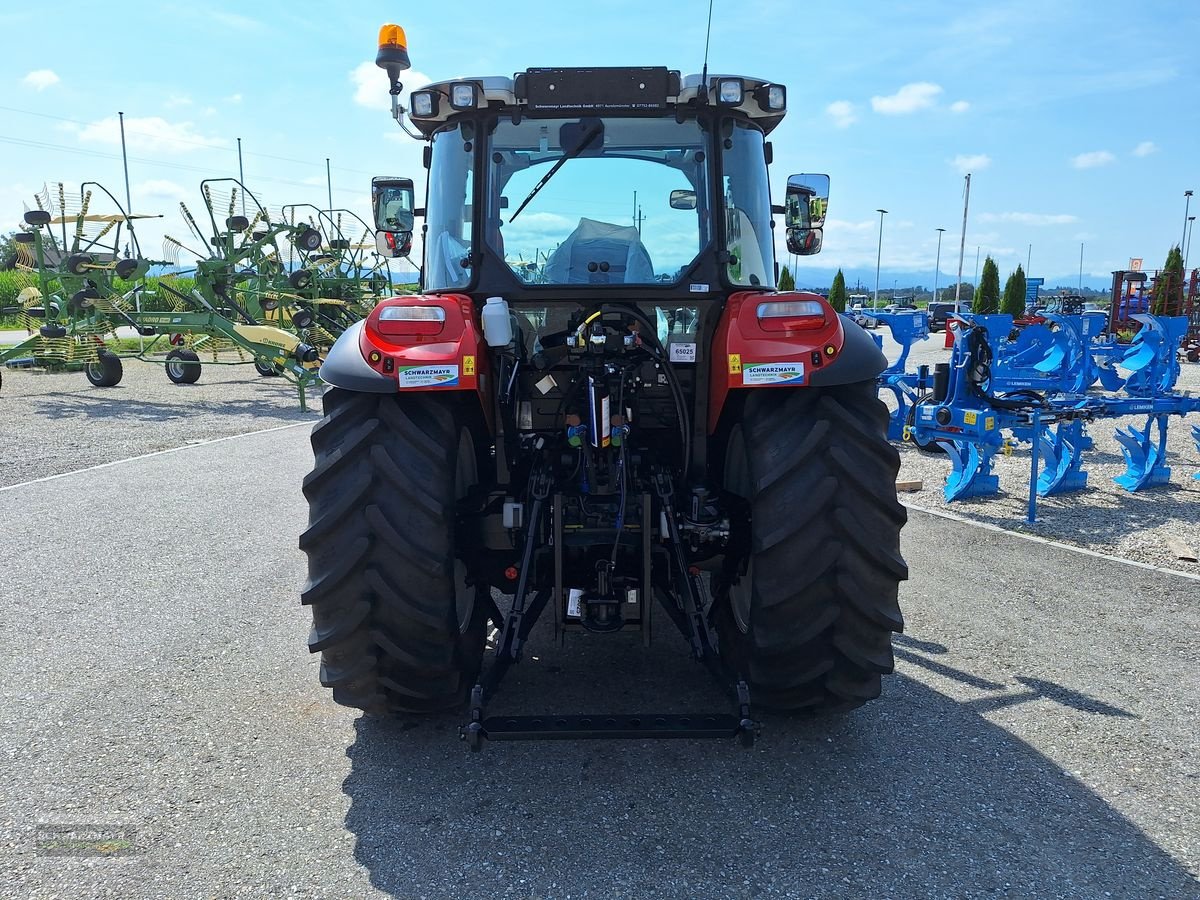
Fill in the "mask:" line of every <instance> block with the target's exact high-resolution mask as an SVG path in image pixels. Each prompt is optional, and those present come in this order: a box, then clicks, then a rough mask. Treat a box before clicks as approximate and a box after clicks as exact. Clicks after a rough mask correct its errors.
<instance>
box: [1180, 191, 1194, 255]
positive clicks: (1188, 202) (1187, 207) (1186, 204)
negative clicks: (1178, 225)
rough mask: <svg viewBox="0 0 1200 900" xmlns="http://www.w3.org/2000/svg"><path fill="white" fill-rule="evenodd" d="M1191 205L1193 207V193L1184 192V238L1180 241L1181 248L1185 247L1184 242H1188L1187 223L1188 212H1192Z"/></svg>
mask: <svg viewBox="0 0 1200 900" xmlns="http://www.w3.org/2000/svg"><path fill="white" fill-rule="evenodd" d="M1191 205H1192V192H1191V191H1184V192H1183V237H1181V238H1180V239H1179V246H1180V247H1182V246H1183V242H1184V241H1185V240H1187V227H1188V226H1187V223H1188V212H1189V210H1190V207H1191Z"/></svg>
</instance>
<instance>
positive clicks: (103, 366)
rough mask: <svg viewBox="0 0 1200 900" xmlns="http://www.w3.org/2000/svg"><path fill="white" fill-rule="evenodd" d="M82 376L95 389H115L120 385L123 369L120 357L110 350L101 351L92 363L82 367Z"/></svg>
mask: <svg viewBox="0 0 1200 900" xmlns="http://www.w3.org/2000/svg"><path fill="white" fill-rule="evenodd" d="M83 374H84V376H85V377H86V378H87V380H88V381H90V382H91V383H92V384H94V385H95V386H96V387H115V386H116V385H118V384H120V383H121V376H122V375H124V374H125V368H124V366H122V365H121V357H119V356H117V354H115V353H113V352H112V351H111V350H101V351H100V352H99V353H98V354H96V361H95V362H94V363H88V364H87V365H86V366H84V367H83Z"/></svg>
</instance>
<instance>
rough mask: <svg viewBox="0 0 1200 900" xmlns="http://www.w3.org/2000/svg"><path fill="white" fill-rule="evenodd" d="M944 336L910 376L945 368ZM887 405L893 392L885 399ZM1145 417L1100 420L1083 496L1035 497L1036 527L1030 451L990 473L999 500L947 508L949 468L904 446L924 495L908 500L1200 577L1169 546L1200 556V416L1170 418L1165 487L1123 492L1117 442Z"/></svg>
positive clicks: (1193, 386) (1196, 380)
mask: <svg viewBox="0 0 1200 900" xmlns="http://www.w3.org/2000/svg"><path fill="white" fill-rule="evenodd" d="M942 340H943V336H942V335H941V334H936V335H933V336H931V337H930V339H929V340H928V341H926V342H924V343H922V344H918V345H916V346H915V347H914V350H913V353H912V356H911V357H910V364H909V370H910V371H911V370H912V368H913V367H914V366H916V365H919V364H928V365H930V366H931V367H932V365H933V363H935V362H945V361H947V360H948V359H949V355H950V351H949V350H946V349H944V348H943V346H942ZM885 352H887V353H888V354H889V359H895V358H896V355H897V352H898V350H897V348H896V345H894V344H892V343H891V342H890V341H889V342H888V344H887V346H886V349H885ZM1178 387H1179V389H1180V390H1183V391H1192V392H1196V391H1200V365H1196V364H1194V363H1184V365H1183V373H1182V375H1181V377H1180V379H1179V383H1178ZM885 398H886V399H890V394H885ZM1145 422H1146V417H1145V416H1128V417H1125V418H1121V419H1106V420H1103V421H1101V422H1097V423H1096V424H1095V425H1093V426H1092V427H1091V429H1090V430H1089V433H1090V434H1091V436H1092V438H1093V440H1094V441H1095V448H1094V449H1093V450H1090V451H1087V452H1086V453H1084V456H1083V459H1084V470H1085V471H1086V472H1087V473H1088V488H1087V490H1085V491H1079V492H1073V493H1069V494H1060V495H1057V496H1054V497H1045V498H1039V499H1038V505H1037V508H1038V512H1037V518H1038V520H1037V522H1036V523H1035V524H1032V525H1029V524H1027V523H1026V522H1025V515H1026V507H1027V504H1028V498H1029V461H1030V460H1029V448H1028V446H1025V447H1022V448H1017V449H1016V450H1014V452H1013V454H1012V456H1008V457H1006V456H1002V455H999V454H997V456H996V460H995V465H994V466H993V471H994V472H995V473H996V474H997V475H999V477H1000V494H999V495H997V496H995V497H984V498H979V497H974V498H970V499H967V500H956V501H954V502H953V503H950V502H947V500H946V499H945V494H944V493H943V491H942V487H943V485H944V484H945V483H946V475H947V473H948V472H949V471H950V463H949V461H948V460H947V459H946V457H945V456H944V455H942V454H939V453H922V452H921V451H920V450H918V449H917V448H916V446H915V445H913V444H903V445H901V446H900V475H899V478H900V479H901V480H903V481H922V482H924V485H925V486H924V489H923V490H922V491H920V492H918V493H913V494H907V495H905V496H904V497H903V499H904V500H905V501H906V502H908V503H911V504H914V505H915V506H918V507H924V508H927V509H937V510H944V511H947V512H952V513H954V514H956V515H960V516H965V517H967V518H970V519H975V520H976V521H980V522H988V523H990V524H993V525H998V526H1000V527H1002V528H1007V529H1010V530H1013V531H1023V532H1028V533H1031V534H1037V535H1040V536H1042V537H1046V538H1050V539H1053V540H1057V541H1063V542H1065V543H1069V544H1074V545H1076V546H1079V547H1087V548H1089V549H1091V550H1096V551H1098V552H1101V553H1110V554H1113V555H1115V556H1120V557H1122V558H1124V559H1131V560H1135V561H1137V562H1143V563H1150V564H1151V565H1157V566H1165V567H1167V568H1171V569H1176V570H1178V571H1183V572H1190V573H1192V574H1198V575H1200V563H1196V562H1190V561H1186V560H1182V559H1178V558H1177V557H1176V554H1175V553H1173V552H1172V551H1171V550H1170V549H1168V547H1167V545H1166V540H1167V539H1168V538H1175V539H1178V540H1182V541H1183V543H1184V544H1185V545H1188V546H1190V548H1191V550H1192V551H1193V552H1200V480H1197V479H1195V478H1193V475H1195V474H1197V473H1200V451H1197V449H1196V445H1195V443H1194V442H1193V440H1192V437H1191V426H1192V425H1200V415H1195V414H1193V415H1191V416H1188V417H1185V418H1182V419H1181V418H1179V417H1175V418H1172V419H1171V420H1170V427H1169V428H1168V431H1167V448H1168V456H1169V460H1168V464H1169V465H1170V466H1171V481H1170V484H1168V485H1163V486H1159V487H1153V488H1148V489H1145V490H1142V491H1139V492H1137V493H1133V494H1131V493H1129V492H1128V491H1126V490H1124V489H1122V488H1120V487H1118V486H1117V485H1116V484H1115V483H1114V482H1113V480H1112V479H1113V477H1114V476H1116V475H1119V474H1121V473H1122V472H1124V471H1125V461H1124V457H1123V456H1122V455H1121V445H1120V444H1118V443H1117V441H1116V439H1115V438H1113V432H1114V431H1115V430H1116V429H1117V428H1118V427H1125V426H1129V425H1136V426H1137V427H1139V428H1141V427H1143V426H1144V425H1145Z"/></svg>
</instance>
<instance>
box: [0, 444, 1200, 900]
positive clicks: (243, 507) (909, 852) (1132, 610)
mask: <svg viewBox="0 0 1200 900" xmlns="http://www.w3.org/2000/svg"><path fill="white" fill-rule="evenodd" d="M309 465H310V457H309V450H308V445H307V435H306V434H305V430H304V429H299V428H297V429H289V430H285V431H278V432H274V433H272V434H260V435H251V436H247V437H243V438H237V439H233V440H230V441H225V442H222V443H219V444H208V445H202V446H195V447H188V448H186V449H184V450H181V451H180V452H178V453H172V454H167V455H160V456H154V457H150V458H146V459H141V460H135V461H131V462H128V463H122V464H119V465H116V466H112V467H108V468H105V469H101V470H99V471H95V472H90V473H87V474H86V475H72V476H67V477H64V478H61V479H56V480H53V481H48V482H42V483H39V484H32V485H22V486H18V487H14V488H10V489H7V490H2V491H0V516H2V517H3V521H4V522H5V528H4V529H3V530H2V531H0V560H3V561H4V562H3V566H4V569H3V572H4V577H0V609H3V610H4V611H5V612H4V615H3V617H0V733H3V734H4V735H5V740H4V741H3V745H2V747H0V754H2V756H0V759H2V761H3V764H2V765H0V871H2V872H3V873H4V877H3V879H0V897H5V898H7V897H14V898H16V897H20V898H49V897H62V898H75V897H81V898H94V897H103V896H115V897H122V898H142V897H234V896H252V897H279V896H288V895H290V896H304V897H368V896H370V897H396V898H406V900H410V898H419V897H428V898H454V897H512V898H519V900H525V898H533V897H538V898H542V897H553V898H560V897H575V898H580V897H596V898H605V900H608V898H624V897H630V898H632V897H638V898H640V897H654V898H692V897H705V898H709V897H711V898H726V897H732V898H751V897H753V898H757V897H775V896H777V897H828V898H848V897H864V898H865V897H871V898H920V900H934V898H983V897H1001V896H1003V897H1011V898H1026V897H1029V898H1033V897H1037V898H1042V897H1071V898H1074V897H1086V898H1094V897H1105V896H1111V897H1121V898H1126V897H1128V898H1133V897H1136V898H1139V900H1140V898H1155V897H1163V898H1184V897H1200V882H1198V881H1197V880H1196V879H1197V875H1200V831H1198V828H1200V791H1197V789H1196V786H1197V784H1200V750H1198V749H1197V745H1196V733H1195V722H1196V721H1197V714H1198V713H1200V708H1198V706H1197V699H1196V698H1197V696H1198V693H1200V692H1198V690H1197V689H1198V688H1200V684H1198V683H1197V673H1198V672H1200V653H1198V651H1197V644H1196V640H1195V635H1196V633H1197V631H1198V630H1200V609H1198V608H1197V605H1196V603H1195V597H1196V593H1195V587H1196V584H1195V582H1192V581H1188V580H1185V579H1182V578H1180V577H1178V576H1170V575H1166V574H1163V573H1158V572H1154V571H1148V570H1144V569H1137V568H1133V567H1129V566H1126V565H1123V564H1121V563H1117V562H1113V561H1109V560H1104V559H1098V558H1095V557H1083V556H1079V555H1077V554H1073V553H1071V552H1069V551H1067V550H1064V549H1061V548H1057V547H1053V546H1048V545H1042V544H1033V543H1029V542H1026V541H1021V540H1019V539H1018V538H1015V537H1012V536H1009V535H1004V534H1000V533H996V532H990V531H984V530H980V529H975V528H971V527H966V526H964V525H962V524H961V523H955V522H948V521H945V520H941V519H937V518H934V517H932V516H928V515H925V514H921V513H913V514H912V516H911V521H910V523H909V525H908V527H907V528H906V529H905V531H904V552H905V555H906V556H907V558H908V560H909V563H910V565H911V567H912V572H913V577H912V580H911V581H909V582H908V583H906V584H905V585H904V586H903V588H902V595H901V597H902V604H903V607H904V611H905V616H906V619H907V623H908V624H907V630H906V631H907V633H906V634H905V635H904V636H902V637H900V638H898V640H897V655H898V674H897V675H895V676H893V677H891V678H888V679H886V686H885V693H884V696H883V697H882V698H881V699H880V700H879V701H877V702H875V703H872V704H869V705H868V706H867V707H865V708H863V709H861V710H859V711H857V712H855V713H853V714H850V715H847V716H843V717H838V718H832V719H825V720H820V721H803V720H790V719H783V718H777V717H771V718H768V719H767V720H766V728H765V730H764V734H763V738H762V740H761V741H760V742H759V744H758V746H756V747H755V749H753V750H749V751H745V750H742V749H740V748H738V747H736V746H734V745H733V744H731V743H726V742H683V741H681V742H657V743H656V742H630V743H624V744H612V743H607V742H594V743H586V742H582V743H552V744H541V745H538V744H508V745H505V744H498V745H495V746H491V747H488V748H487V749H486V750H485V751H484V752H483V753H482V754H479V755H473V754H469V753H467V752H466V750H465V748H464V747H463V746H462V745H461V744H459V743H458V742H457V741H456V740H455V739H454V733H455V728H456V726H457V725H458V724H459V722H460V718H459V717H457V716H448V717H443V718H434V719H426V720H420V721H378V720H373V719H367V718H363V717H359V716H357V715H356V714H355V713H354V712H353V711H351V710H346V709H342V708H339V707H336V706H334V705H333V704H332V702H331V701H330V699H329V697H328V695H327V692H326V691H325V690H324V689H323V688H321V687H320V686H319V684H318V681H317V668H318V662H317V660H316V659H315V658H313V657H311V656H309V655H308V653H307V652H306V650H305V646H304V642H305V635H306V633H307V631H308V628H309V621H308V618H309V617H308V613H307V610H305V609H303V608H302V607H301V606H300V605H299V603H298V600H297V593H298V588H299V585H300V583H301V580H302V578H303V560H302V557H301V555H300V553H299V552H298V550H297V549H296V535H297V534H299V532H300V530H301V529H302V527H303V523H304V521H305V519H306V510H305V506H304V502H303V498H302V496H301V494H300V483H301V479H302V477H303V475H304V473H305V472H306V471H307V470H308V467H309ZM132 490H137V491H140V492H141V496H143V497H144V498H145V503H144V505H143V507H142V508H141V509H140V510H139V514H138V515H136V516H128V517H125V518H123V519H122V520H121V521H120V527H119V528H107V529H105V530H104V531H103V533H102V534H100V535H99V536H98V535H97V533H96V531H95V530H94V529H91V530H88V529H80V528H78V527H77V523H78V522H79V521H81V520H86V519H87V518H88V517H89V516H91V515H92V514H93V511H94V510H95V508H96V506H97V505H98V504H101V503H104V502H106V500H107V499H108V498H111V497H112V496H114V495H120V494H122V493H127V492H130V491H132ZM180 509H191V510H201V511H206V512H205V514H196V515H190V516H187V517H183V518H181V517H180V516H179V510H180ZM263 510H270V511H271V515H270V518H269V521H268V520H265V519H264V517H263V515H262V511H263ZM217 511H219V513H218V512H217ZM1017 553H1019V554H1020V556H1021V560H1022V565H1021V566H1020V567H1014V566H1009V565H1006V564H1005V563H1006V561H1007V560H1009V559H1011V558H1012V556H1013V555H1015V554H1017ZM961 560H970V563H971V565H970V570H969V571H970V573H971V574H970V577H969V578H964V577H963V572H964V568H963V565H962V564H961V562H960V561H961ZM1064 571H1070V572H1071V573H1072V575H1071V578H1069V579H1064V578H1063V577H1062V573H1063V572H1064ZM34 574H36V579H34V578H33V576H34ZM97 585H100V586H101V587H100V588H99V589H98V588H97V587H96V586H97ZM1051 585H1052V586H1053V587H1052V588H1051V589H1048V586H1051ZM662 698H674V702H663V700H662ZM721 706H722V701H721V698H720V696H719V695H718V693H717V692H716V690H715V688H713V687H712V685H711V682H710V681H709V679H708V676H707V675H706V673H704V671H703V670H702V669H701V667H699V666H697V665H695V664H694V663H691V662H689V661H688V660H687V658H686V653H685V650H684V648H683V646H682V642H681V641H680V640H678V639H676V638H674V637H673V636H672V635H670V634H662V635H661V640H658V641H657V642H656V644H655V646H654V647H653V648H651V649H650V650H649V651H642V650H641V649H640V647H638V646H637V645H636V642H633V641H625V640H623V639H621V638H620V637H615V636H614V637H608V638H603V639H595V640H588V639H572V640H571V642H570V643H568V644H567V646H566V647H565V648H556V647H554V646H553V645H552V642H551V640H550V639H549V635H548V633H547V630H546V629H545V628H539V630H538V631H536V632H535V633H534V635H533V639H532V640H531V642H530V644H529V650H528V655H527V657H526V661H525V662H524V663H522V664H521V665H520V666H518V667H517V669H516V670H515V671H514V672H513V674H512V676H510V680H509V681H508V682H506V684H505V686H504V690H503V691H502V692H501V694H500V695H499V697H498V699H497V703H496V707H495V711H496V712H499V713H502V712H505V711H508V712H516V711H517V710H522V711H528V712H539V711H553V710H563V711H587V710H591V711H597V710H605V709H611V710H613V711H620V710H622V709H624V710H629V709H642V710H645V709H647V708H654V707H657V708H664V711H670V709H691V710H697V709H699V710H705V709H720V708H721ZM38 823H43V824H68V823H70V824H85V823H95V824H105V825H108V826H116V827H121V826H123V827H128V828H132V829H134V830H135V832H136V833H135V835H134V837H133V844H134V848H135V849H136V851H137V852H136V853H135V854H134V855H132V856H130V857H127V858H123V859H89V858H63V857H48V856H43V855H38V853H37V852H36V839H37V831H36V826H37V824H38Z"/></svg>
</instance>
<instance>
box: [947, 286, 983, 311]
mask: <svg viewBox="0 0 1200 900" xmlns="http://www.w3.org/2000/svg"><path fill="white" fill-rule="evenodd" d="M954 287H955V286H954V285H953V284H951V285H947V286H946V287H944V288H938V293H939V294H941V295H942V302H943V303H953V302H954ZM958 288H959V291H958V302H959V303H961V304H962V306H963V309H964V310H968V309H970V308H971V298H972V297H974V296H975V285H973V284H971V283H970V282H968V281H964V282H961V283H960V284H959V286H958Z"/></svg>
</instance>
